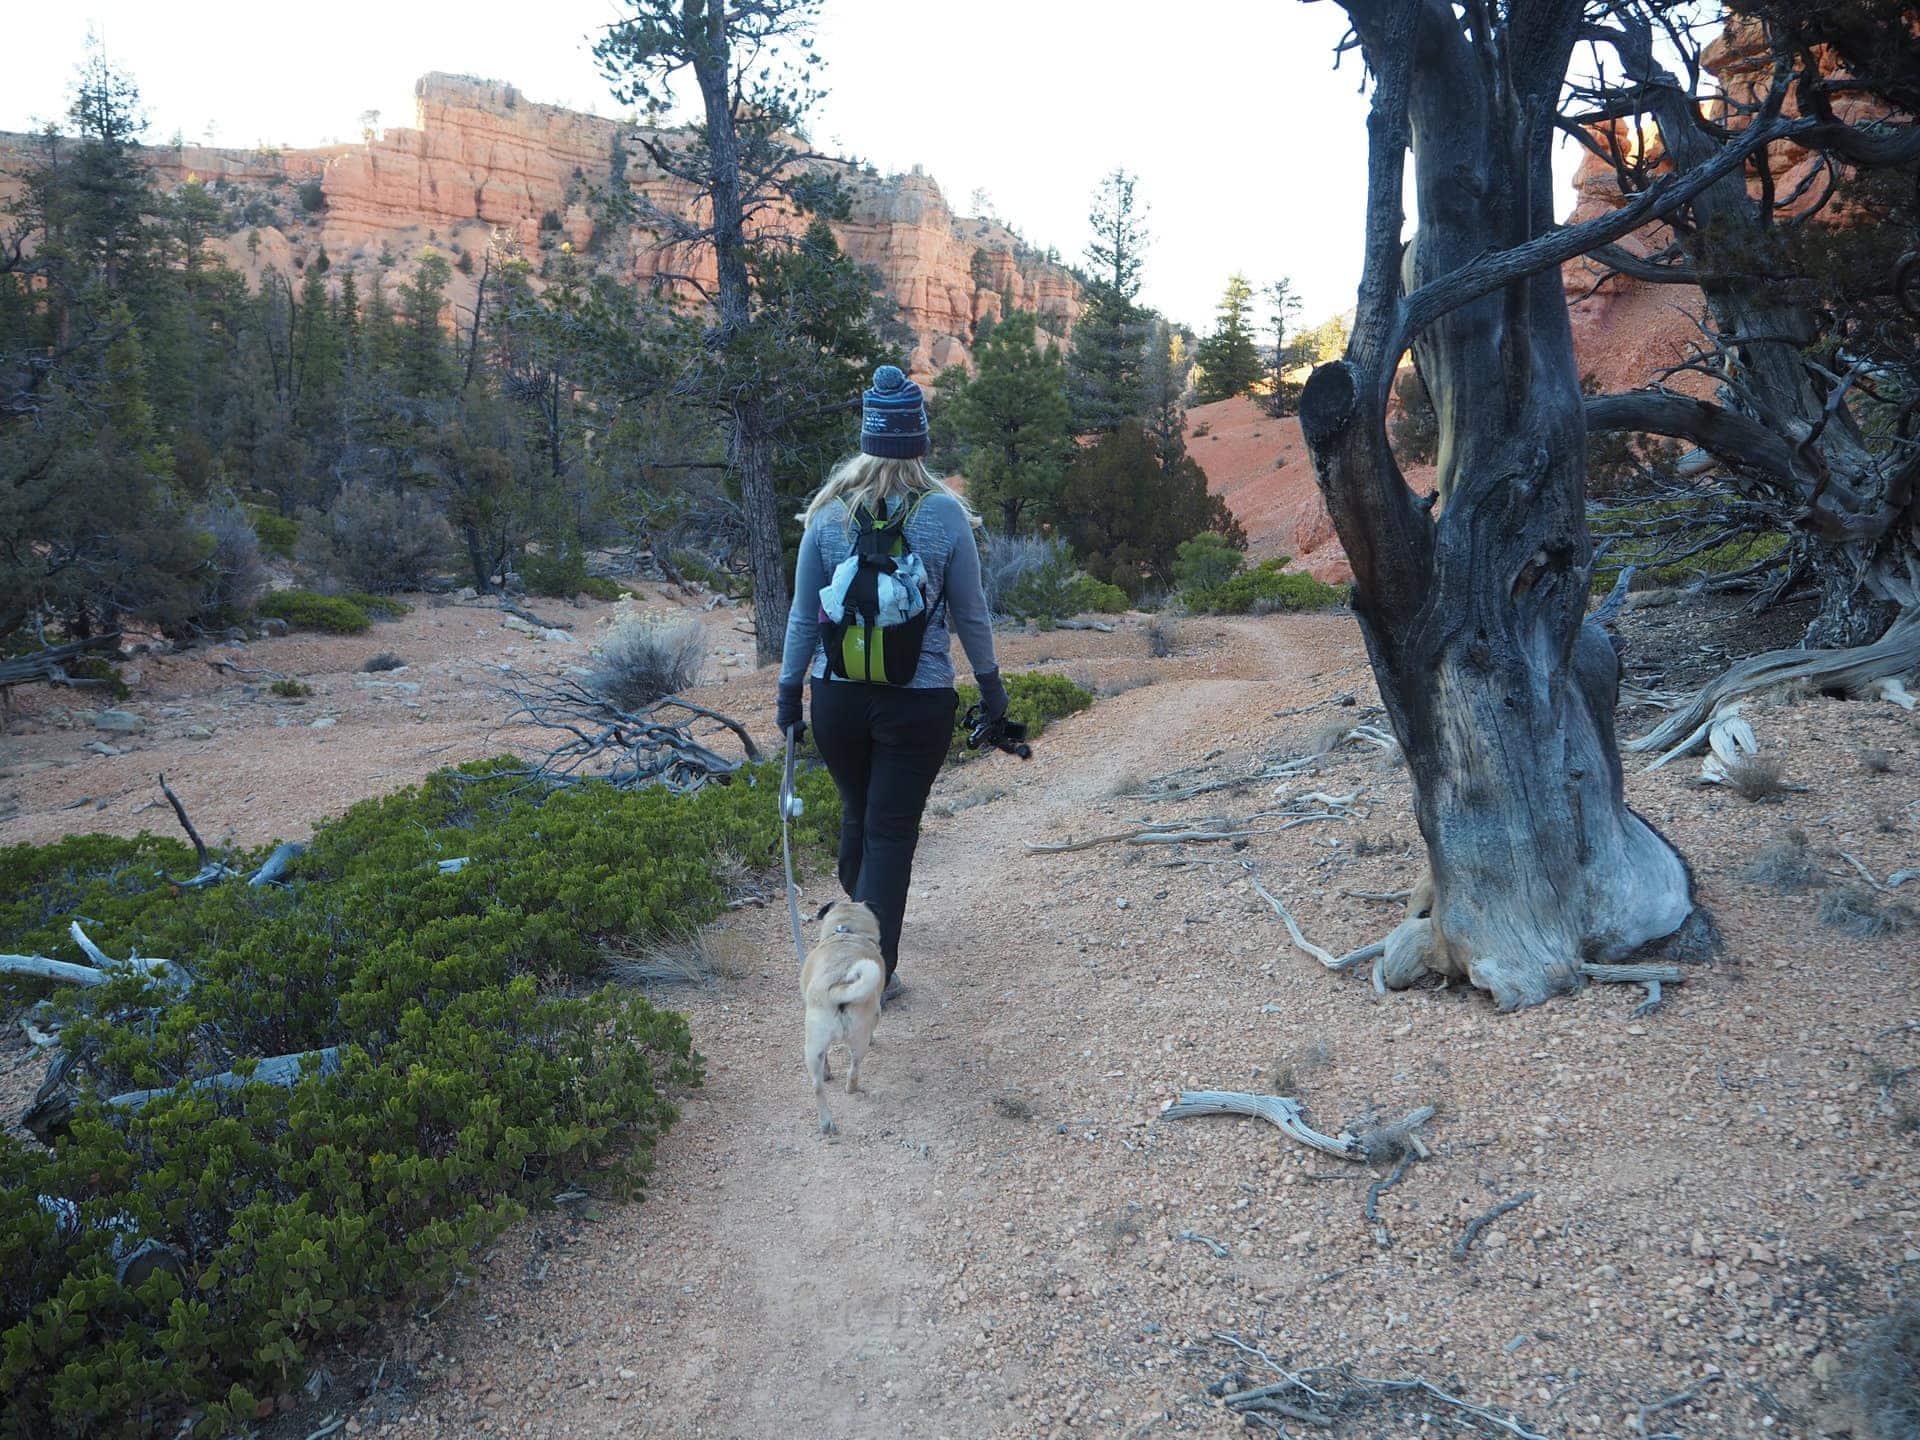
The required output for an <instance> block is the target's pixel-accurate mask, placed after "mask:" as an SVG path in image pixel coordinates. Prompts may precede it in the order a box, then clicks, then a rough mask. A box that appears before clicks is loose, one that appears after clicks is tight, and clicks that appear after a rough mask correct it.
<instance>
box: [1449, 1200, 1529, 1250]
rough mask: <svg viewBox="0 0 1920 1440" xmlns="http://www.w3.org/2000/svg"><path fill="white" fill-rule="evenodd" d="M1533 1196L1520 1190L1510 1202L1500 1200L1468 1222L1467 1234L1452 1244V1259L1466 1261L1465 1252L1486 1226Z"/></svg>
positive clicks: (1471, 1246)
mask: <svg viewBox="0 0 1920 1440" xmlns="http://www.w3.org/2000/svg"><path fill="white" fill-rule="evenodd" d="M1533 1196H1534V1192H1533V1191H1531V1190H1522V1191H1521V1192H1520V1193H1519V1194H1518V1195H1516V1196H1514V1197H1513V1198H1512V1199H1511V1200H1502V1201H1501V1202H1500V1203H1499V1204H1498V1205H1496V1206H1494V1207H1493V1208H1492V1209H1491V1210H1489V1211H1487V1213H1486V1214H1484V1215H1481V1216H1478V1217H1477V1218H1475V1219H1473V1220H1471V1221H1469V1222H1468V1224H1467V1233H1466V1234H1464V1235H1462V1236H1461V1237H1460V1238H1459V1239H1458V1240H1457V1241H1455V1242H1454V1246H1453V1258H1454V1259H1456V1260H1464V1259H1466V1258H1467V1251H1469V1250H1471V1249H1472V1248H1473V1242H1474V1241H1476V1240H1478V1239H1479V1238H1480V1232H1481V1231H1482V1230H1484V1229H1486V1228H1487V1226H1489V1225H1491V1224H1492V1223H1493V1222H1494V1221H1496V1220H1498V1219H1499V1218H1500V1217H1501V1216H1502V1215H1505V1214H1507V1213H1508V1212H1509V1211H1513V1210H1518V1209H1519V1208H1520V1207H1521V1206H1522V1205H1524V1204H1526V1203H1527V1202H1528V1201H1529V1200H1531V1199H1533Z"/></svg>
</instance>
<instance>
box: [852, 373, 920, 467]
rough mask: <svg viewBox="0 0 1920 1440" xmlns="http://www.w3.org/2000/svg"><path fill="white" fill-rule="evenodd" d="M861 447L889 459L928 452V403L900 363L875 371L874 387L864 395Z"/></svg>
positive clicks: (905, 458)
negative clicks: (901, 368)
mask: <svg viewBox="0 0 1920 1440" xmlns="http://www.w3.org/2000/svg"><path fill="white" fill-rule="evenodd" d="M860 410H861V414H860V448H861V449H862V450H864V451H866V453H867V454H869V455H879V456H882V457H884V458H885V459H888V460H911V459H913V458H914V457H915V456H917V455H924V454H926V453H927V406H926V402H925V401H924V400H923V399H922V398H921V396H920V387H919V386H918V385H916V384H914V383H913V381H911V380H909V379H908V378H907V377H906V375H905V374H903V373H902V372H901V370H900V367H899V366H897V365H882V366H881V367H880V368H879V369H878V370H876V371H874V372H873V388H872V389H871V390H869V391H867V393H866V394H865V395H864V396H862V397H861V406H860Z"/></svg>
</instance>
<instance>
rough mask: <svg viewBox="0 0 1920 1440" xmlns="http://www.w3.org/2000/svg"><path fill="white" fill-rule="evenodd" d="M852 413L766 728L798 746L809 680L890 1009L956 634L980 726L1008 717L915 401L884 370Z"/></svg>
mask: <svg viewBox="0 0 1920 1440" xmlns="http://www.w3.org/2000/svg"><path fill="white" fill-rule="evenodd" d="M862 401H863V403H862V407H861V411H862V413H861V425H860V453H859V454H858V455H855V456H853V457H851V458H850V459H847V460H845V461H842V462H841V464H840V465H839V466H838V467H837V468H836V469H835V470H834V472H833V473H832V474H831V475H829V476H828V477H827V481H826V483H825V484H824V485H822V486H821V487H820V490H819V492H818V493H817V494H816V495H815V496H814V497H813V499H812V500H810V501H809V502H808V503H807V508H806V509H805V510H804V511H803V512H802V513H801V516H800V518H801V520H803V521H804V522H805V523H806V527H807V528H806V533H805V534H804V535H803V536H802V537H801V540H800V559H799V563H798V565H797V566H796V567H795V572H794V581H793V608H792V610H791V611H789V612H788V615H787V641H786V648H785V651H784V652H783V655H782V659H781V663H780V696H779V705H778V707H777V708H776V710H775V718H776V720H777V721H778V723H779V726H780V730H781V732H782V733H783V734H785V733H788V732H791V733H792V735H793V737H794V739H795V741H796V742H797V741H798V740H799V739H800V737H801V736H802V735H804V734H805V733H806V720H805V719H804V717H803V716H802V713H801V708H800V699H801V686H802V684H803V683H804V681H805V679H806V677H808V676H811V677H812V678H813V736H814V742H815V743H816V744H817V745H818V746H819V747H820V754H821V756H822V758H824V759H825V760H826V762H827V770H828V771H829V773H831V774H832V776H833V782H834V784H835V785H836V786H837V787H839V790H840V805H841V811H840V815H841V818H840V884H841V885H842V886H843V887H844V888H845V890H846V892H847V894H848V895H850V896H851V897H853V898H854V899H855V900H860V901H864V902H865V903H866V904H868V905H870V906H872V907H873V912H874V914H875V915H876V916H877V917H878V918H879V921H880V949H881V953H882V954H883V955H884V956H885V957H886V962H887V988H886V991H885V996H884V998H885V999H887V1000H892V999H895V998H896V997H897V996H898V995H899V993H900V985H899V981H897V980H896V979H895V978H894V970H895V969H896V967H897V966H898V965H899V963H900V926H901V922H902V921H903V919H904V918H905V916H906V910H907V883H908V880H909V878H910V877H911V875H912V871H913V851H914V846H915V845H916V844H917V843H918V842H919V839H920V815H921V812H922V811H923V810H924V809H925V808H926V804H927V793H928V792H929V791H930V790H932V788H933V781H934V777H935V776H936V775H938V774H939V773H940V765H941V762H943V761H944V760H945V759H946V756H947V749H948V747H949V746H950V745H951V744H952V741H953V715H954V709H955V707H956V705H957V704H958V696H957V695H956V694H955V692H954V688H953V678H954V677H953V660H952V655H951V652H952V638H951V637H952V635H953V634H954V633H955V632H957V633H958V634H959V636H960V644H961V646H962V647H963V648H964V649H965V650H966V652H967V662H968V664H969V665H971V666H972V668H973V677H974V680H975V681H976V682H977V683H978V685H979V686H980V701H981V705H982V707H983V708H984V710H985V712H986V715H987V717H988V718H989V719H990V720H995V721H997V720H999V719H1001V718H1002V717H1003V716H1005V714H1006V711H1007V692H1006V688H1005V687H1004V686H1003V685H1002V684H1001V683H1000V670H999V666H998V664H997V663H996V662H995V660H994V655H993V628H992V625H991V623H990V622H989V620H988V617H987V597H986V591H985V590H984V589H983V588H982V586H981V583H980V551H979V548H978V546H976V545H975V543H974V537H973V531H974V526H975V525H977V524H978V523H979V521H978V519H977V518H976V517H975V515H974V513H973V511H972V510H970V509H969V508H968V507H967V504H966V502H965V501H963V500H962V499H961V498H960V497H959V496H958V495H956V494H955V493H954V492H953V490H952V489H950V488H949V487H948V486H947V485H946V483H945V482H944V481H942V480H941V479H939V478H938V477H937V476H935V475H934V474H933V473H932V472H930V471H929V470H928V469H927V466H926V461H925V459H924V457H925V455H926V453H927V409H926V405H925V403H924V401H923V400H922V398H921V394H920V387H919V386H918V385H916V384H914V383H913V382H912V381H911V380H909V379H907V377H906V376H905V375H904V374H902V373H901V371H900V370H899V369H898V368H897V367H895V366H892V365H882V366H881V367H880V368H879V369H878V370H876V371H874V372H873V388H872V389H870V390H868V391H867V392H866V394H865V395H864V396H863V397H862Z"/></svg>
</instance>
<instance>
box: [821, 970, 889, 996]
mask: <svg viewBox="0 0 1920 1440" xmlns="http://www.w3.org/2000/svg"><path fill="white" fill-rule="evenodd" d="M886 981H887V973H886V971H885V970H883V969H881V968H880V964H879V962H878V961H874V960H856V961H854V962H853V964H852V965H851V966H849V967H848V969H847V973H846V974H845V975H843V976H841V977H840V978H839V979H838V980H836V981H834V982H833V984H831V985H829V986H828V987H827V994H828V995H829V996H830V997H832V1000H833V1003H834V1004H836V1005H858V1004H859V1003H860V1002H861V1001H862V1000H865V999H867V998H868V997H870V996H873V995H877V994H879V993H880V987H881V986H882V985H884V984H886Z"/></svg>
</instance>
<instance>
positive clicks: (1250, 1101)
mask: <svg viewBox="0 0 1920 1440" xmlns="http://www.w3.org/2000/svg"><path fill="white" fill-rule="evenodd" d="M1433 1113H1434V1111H1433V1107H1432V1106H1431V1105H1423V1106H1421V1107H1420V1108H1419V1109H1418V1110H1415V1111H1414V1112H1413V1113H1412V1114H1410V1115H1408V1116H1407V1117H1406V1118H1405V1119H1404V1120H1401V1121H1398V1122H1397V1123H1395V1124H1393V1125H1388V1126H1382V1127H1380V1130H1379V1131H1378V1132H1376V1133H1380V1134H1387V1133H1391V1134H1392V1135H1393V1137H1394V1143H1395V1145H1396V1146H1403V1147H1406V1148H1410V1149H1412V1150H1414V1151H1416V1152H1417V1153H1419V1155H1420V1158H1422V1159H1424V1158H1426V1156H1425V1150H1426V1147H1425V1146H1423V1145H1421V1144H1420V1142H1419V1140H1418V1138H1417V1137H1416V1136H1415V1135H1414V1134H1413V1131H1414V1130H1415V1129H1417V1128H1418V1127H1419V1126H1421V1125H1423V1124H1425V1123H1426V1122H1427V1121H1428V1120H1431V1119H1432V1118H1433ZM1196 1115H1246V1116H1250V1117H1254V1118H1257V1119H1261V1120H1266V1121H1269V1122H1270V1123H1272V1124H1274V1125H1277V1126H1279V1127H1280V1129H1281V1130H1282V1131H1283V1132H1284V1133H1285V1134H1286V1135H1287V1136H1288V1137H1289V1138H1290V1139H1293V1140H1297V1141H1299V1142H1300V1143H1301V1144H1302V1145H1306V1146H1309V1147H1311V1148H1312V1149H1315V1150H1318V1151H1320V1152H1321V1153H1322V1154H1323V1155H1332V1156H1334V1157H1336V1158H1337V1159H1341V1160H1360V1161H1364V1160H1369V1159H1372V1158H1375V1155H1376V1154H1377V1152H1378V1148H1379V1147H1378V1145H1377V1144H1374V1145H1370V1144H1369V1143H1368V1141H1369V1138H1370V1137H1369V1136H1363V1135H1354V1134H1352V1133H1351V1132H1349V1131H1345V1130H1343V1131H1341V1132H1340V1133H1339V1134H1338V1135H1327V1134H1323V1133H1322V1132H1320V1131H1318V1130H1316V1129H1314V1128H1313V1127H1312V1126H1311V1125H1309V1124H1307V1121H1306V1114H1305V1112H1304V1111H1303V1110H1302V1109H1301V1107H1300V1102H1299V1101H1298V1100H1291V1099H1288V1098H1287V1097H1286V1096H1285V1095H1249V1094H1246V1093H1245V1092H1243V1091H1238V1090H1187V1091H1183V1092H1181V1095H1180V1098H1179V1099H1178V1100H1175V1101H1174V1102H1173V1103H1172V1104H1170V1105H1169V1106H1167V1108H1166V1109H1164V1110H1162V1111H1161V1112H1160V1118H1161V1119H1163V1120H1187V1119H1191V1118H1192V1117H1194V1116H1196Z"/></svg>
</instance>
